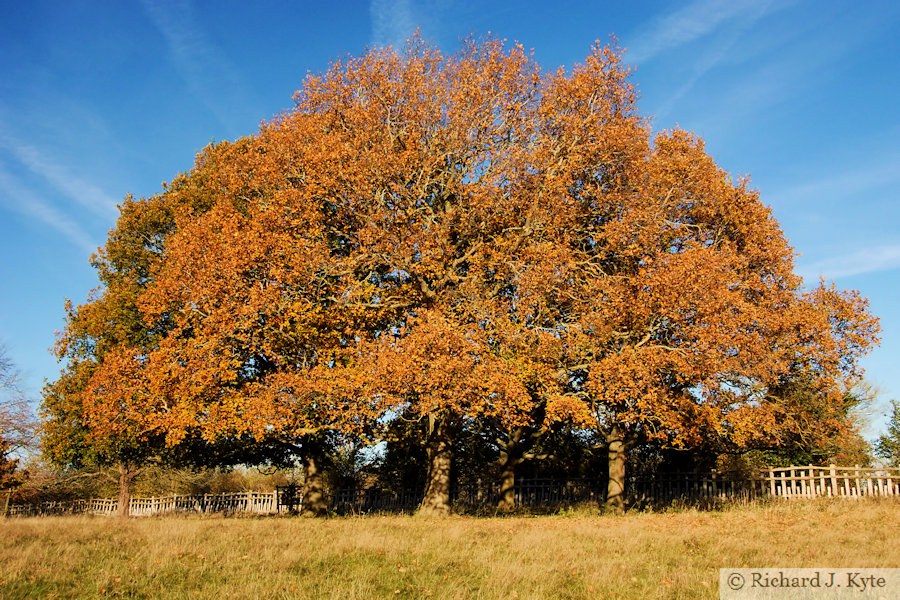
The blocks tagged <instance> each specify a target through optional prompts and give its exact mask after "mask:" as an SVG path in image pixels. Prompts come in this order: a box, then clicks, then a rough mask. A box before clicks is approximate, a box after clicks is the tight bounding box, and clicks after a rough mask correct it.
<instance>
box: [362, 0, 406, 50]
mask: <svg viewBox="0 0 900 600" xmlns="http://www.w3.org/2000/svg"><path fill="white" fill-rule="evenodd" d="M369 16H370V17H371V19H372V42H373V44H375V45H376V46H388V45H390V46H393V47H394V48H403V45H404V44H405V43H406V40H407V39H408V38H409V36H410V35H412V34H413V33H414V32H415V30H416V27H417V26H418V23H416V19H415V17H414V15H413V9H412V6H411V2H410V0H371V2H370V3H369Z"/></svg>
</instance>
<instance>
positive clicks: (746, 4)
mask: <svg viewBox="0 0 900 600" xmlns="http://www.w3.org/2000/svg"><path fill="white" fill-rule="evenodd" d="M769 4H770V3H769V2H764V3H760V2H759V0H694V2H691V3H690V4H688V5H687V6H684V7H683V8H680V9H679V10H676V11H675V12H673V13H670V14H668V15H665V16H663V17H660V18H658V19H656V20H654V21H653V22H651V23H650V24H649V25H647V26H646V27H644V28H643V29H642V30H640V31H639V33H638V35H637V37H636V39H635V41H634V42H633V43H631V44H629V47H628V62H629V63H632V64H636V65H639V64H641V63H645V62H647V61H650V60H652V59H653V58H655V57H656V56H658V55H660V54H662V53H663V52H666V51H668V50H672V49H674V48H677V47H679V46H682V45H684V44H688V43H690V42H693V41H696V40H699V39H700V38H703V37H705V36H707V35H709V34H711V33H712V32H714V31H716V30H717V29H719V28H720V27H721V26H722V25H723V24H724V23H727V22H730V21H733V20H737V19H741V20H744V19H747V18H753V19H754V20H755V19H757V18H759V15H760V14H761V13H764V12H765V10H766V9H767V8H768V5H769Z"/></svg>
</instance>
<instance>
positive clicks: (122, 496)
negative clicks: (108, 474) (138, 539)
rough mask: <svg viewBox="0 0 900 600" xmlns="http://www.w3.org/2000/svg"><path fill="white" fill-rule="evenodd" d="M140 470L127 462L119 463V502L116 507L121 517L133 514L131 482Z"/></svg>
mask: <svg viewBox="0 0 900 600" xmlns="http://www.w3.org/2000/svg"><path fill="white" fill-rule="evenodd" d="M140 472H141V470H140V469H139V468H136V467H133V466H131V465H128V464H126V463H120V464H119V504H118V506H117V507H116V513H117V514H118V516H120V517H127V516H129V515H130V514H131V483H132V482H133V481H134V478H135V477H136V476H137V474H138V473H140Z"/></svg>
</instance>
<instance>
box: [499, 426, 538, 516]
mask: <svg viewBox="0 0 900 600" xmlns="http://www.w3.org/2000/svg"><path fill="white" fill-rule="evenodd" d="M525 434H526V432H525V428H524V427H517V428H516V429H514V430H513V431H512V432H510V434H509V437H508V438H507V442H506V444H505V445H504V446H503V448H502V449H501V450H500V501H499V502H498V503H497V508H498V509H499V510H502V511H510V510H513V509H514V508H515V507H516V467H518V466H519V465H520V464H522V463H523V462H524V460H525V459H524V458H523V457H524V454H525V444H523V443H522V437H523V436H525ZM525 439H526V443H527V442H529V441H530V436H525ZM528 445H529V446H530V445H532V444H528Z"/></svg>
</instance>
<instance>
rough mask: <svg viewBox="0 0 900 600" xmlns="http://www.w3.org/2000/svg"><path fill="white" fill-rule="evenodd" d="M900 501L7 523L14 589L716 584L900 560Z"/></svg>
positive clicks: (321, 591) (55, 593)
mask: <svg viewBox="0 0 900 600" xmlns="http://www.w3.org/2000/svg"><path fill="white" fill-rule="evenodd" d="M898 520H900V502H898V501H897V500H889V499H885V500H881V501H874V500H871V501H854V500H843V501H828V500H821V501H809V502H798V501H790V502H779V503H775V504H770V505H763V506H756V507H745V508H735V509H730V510H726V511H718V512H698V511H692V510H685V511H678V512H670V513H655V514H654V513H632V514H627V515H625V516H611V515H610V516H592V515H589V514H586V513H582V514H574V515H558V516H543V517H506V518H473V517H453V518H450V519H447V520H443V521H435V520H426V519H418V518H414V517H406V516H373V517H358V518H334V519H327V520H304V519H299V518H275V517H273V518H255V519H251V518H212V517H210V518H199V517H168V518H147V519H129V520H124V521H123V520H120V519H115V518H104V517H94V518H90V517H53V518H44V519H9V520H6V521H0V598H2V599H4V600H6V599H13V598H67V599H68V598H217V599H225V598H241V599H249V598H261V599H262V598H265V599H269V598H276V599H277V598H291V599H295V598H315V599H318V598H334V599H341V600H348V599H360V600H369V599H373V598H433V599H451V598H453V599H455V598H504V599H523V600H524V599H527V598H533V599H548V598H585V599H587V598H591V599H594V598H606V599H610V598H615V599H617V600H619V599H627V598H634V599H639V600H643V599H654V598H659V599H688V598H696V599H701V598H717V597H718V578H719V568H720V567H745V566H746V567H900V536H898V535H897V534H898V525H897V523H898Z"/></svg>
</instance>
